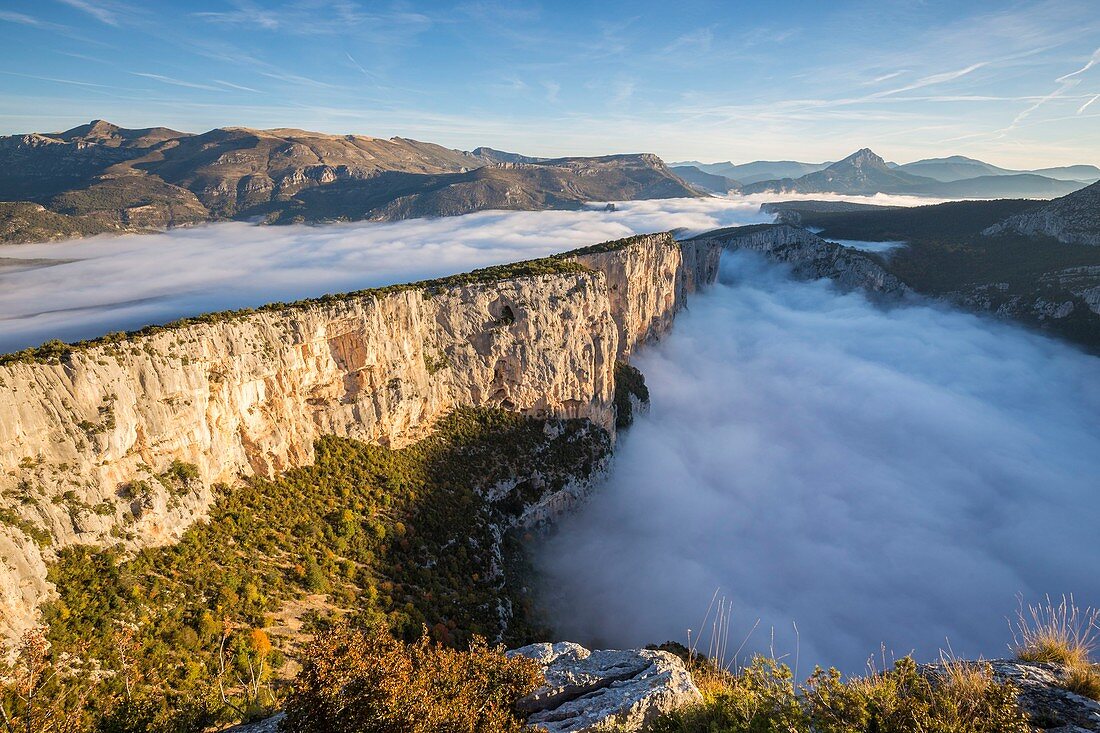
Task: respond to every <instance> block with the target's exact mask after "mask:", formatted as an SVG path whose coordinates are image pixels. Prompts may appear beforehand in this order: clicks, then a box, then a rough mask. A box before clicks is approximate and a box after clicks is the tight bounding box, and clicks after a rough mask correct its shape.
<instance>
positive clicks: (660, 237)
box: [570, 232, 722, 358]
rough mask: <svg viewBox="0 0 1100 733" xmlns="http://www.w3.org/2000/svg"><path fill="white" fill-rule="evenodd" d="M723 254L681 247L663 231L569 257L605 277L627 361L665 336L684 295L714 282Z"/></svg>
mask: <svg viewBox="0 0 1100 733" xmlns="http://www.w3.org/2000/svg"><path fill="white" fill-rule="evenodd" d="M721 254H722V249H721V246H719V245H716V244H714V243H711V242H707V241H690V242H682V243H681V242H677V241H676V240H675V239H673V237H672V234H671V233H670V232H664V233H662V234H647V235H642V236H638V237H631V238H629V239H624V240H620V241H618V242H608V243H606V244H602V245H596V246H594V247H589V248H586V249H582V250H578V251H577V252H576V253H574V254H572V255H571V256H570V258H571V259H573V260H574V261H576V262H579V263H580V264H582V265H584V266H586V267H589V268H591V269H593V270H598V271H600V272H602V273H603V274H604V276H605V277H606V279H607V288H608V295H609V297H610V299H611V314H612V316H613V317H614V319H615V324H616V325H617V326H618V331H619V356H620V357H621V358H625V357H627V356H629V355H630V354H631V353H632V352H633V351H634V350H635V349H637V348H638V347H639V346H641V345H642V344H645V343H646V342H648V341H652V340H654V339H657V338H660V337H661V335H662V334H664V333H666V332H667V331H668V329H669V328H670V327H671V325H672V319H673V317H674V316H675V314H676V311H678V310H679V309H680V308H682V307H683V306H684V304H685V303H686V300H687V296H688V295H689V294H690V293H692V292H694V291H695V290H696V288H697V287H698V286H699V285H700V284H704V283H710V282H714V280H715V279H716V278H717V276H718V259H719V257H720V256H721Z"/></svg>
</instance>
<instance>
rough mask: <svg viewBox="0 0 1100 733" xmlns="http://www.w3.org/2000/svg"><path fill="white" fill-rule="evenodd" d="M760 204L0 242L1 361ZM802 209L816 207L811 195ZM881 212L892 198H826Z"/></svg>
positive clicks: (895, 200)
mask: <svg viewBox="0 0 1100 733" xmlns="http://www.w3.org/2000/svg"><path fill="white" fill-rule="evenodd" d="M767 198H768V197H764V196H753V197H730V198H708V199H665V200H659V201H630V202H625V203H617V204H616V207H617V210H616V211H612V212H609V211H603V210H602V209H603V206H601V205H593V206H592V207H590V209H589V210H587V211H540V212H503V211H487V212H482V213H477V214H469V215H467V216H456V217H448V218H440V219H414V220H410V221H401V222H394V223H391V224H377V223H368V222H357V223H350V224H334V225H327V226H285V227H283V226H279V227H271V226H260V225H256V224H246V223H220V224H210V225H205V226H197V227H191V228H186V229H175V230H172V231H168V232H164V233H160V234H149V235H131V236H121V237H120V236H115V235H102V236H98V237H92V238H89V239H81V240H73V241H68V242H56V243H46V244H21V245H0V353H5V352H9V351H15V350H18V349H22V348H26V347H28V346H37V345H38V344H40V343H42V342H44V341H48V340H50V339H61V340H63V341H75V340H79V339H85V338H93V337H96V336H101V335H103V334H104V333H107V332H109V331H118V330H130V329H135V328H139V327H141V326H145V325H149V324H153V323H164V322H166V321H170V320H173V319H176V318H181V317H184V316H192V315H197V314H199V313H204V312H209V311H213V310H223V309H227V308H246V307H255V306H258V305H262V304H264V303H269V302H272V301H288V300H296V299H300V298H308V297H314V296H319V295H324V294H325V293H333V292H345V291H348V290H357V289H360V288H368V287H376V286H381V285H390V284H393V283H399V282H408V281H411V280H419V279H424V278H431V277H439V276H442V275H450V274H454V273H456V272H463V271H466V270H471V269H474V268H478V267H485V266H488V265H497V264H502V263H505V262H514V261H516V260H523V259H529V258H532V257H543V256H546V255H548V254H553V253H557V252H564V251H566V250H569V249H574V248H577V247H583V246H586V245H589V244H595V243H597V242H603V241H607V240H610V239H617V238H619V237H625V236H629V235H631V234H637V233H642V232H656V231H663V230H669V229H680V228H683V229H687V230H689V231H692V232H701V231H705V230H707V229H714V228H716V227H722V226H732V225H736V224H752V223H757V222H761V221H768V220H770V217H767V216H763V215H761V214H760V213H759V208H760V204H761V203H762V202H764V201H766V200H767ZM814 198H829V197H826V196H821V195H818V196H816V197H814ZM831 198H834V199H838V200H839V199H841V198H845V199H846V200H852V201H863V202H870V203H883V204H887V203H888V204H893V205H898V204H900V205H915V204H918V203H928V200H927V199H917V198H913V197H900V196H889V197H888V196H882V195H879V196H872V197H831Z"/></svg>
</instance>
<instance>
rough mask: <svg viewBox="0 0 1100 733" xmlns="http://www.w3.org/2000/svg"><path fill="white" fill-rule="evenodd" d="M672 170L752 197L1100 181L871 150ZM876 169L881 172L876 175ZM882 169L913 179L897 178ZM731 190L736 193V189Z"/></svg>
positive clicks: (1038, 191) (1012, 188) (996, 189)
mask: <svg viewBox="0 0 1100 733" xmlns="http://www.w3.org/2000/svg"><path fill="white" fill-rule="evenodd" d="M880 161H881V164H880ZM857 165H858V166H860V167H866V168H868V170H865V171H863V172H862V173H860V172H859V171H857V170H853V169H854V168H856V166H857ZM672 167H673V168H674V170H675V171H676V172H677V174H678V175H680V177H682V178H684V179H685V180H688V181H690V182H692V183H697V185H703V187H704V188H707V190H710V191H715V192H719V193H721V192H723V191H721V190H720V188H719V187H714V186H706V185H705V184H701V183H700V182H698V181H696V180H692V178H691V176H692V175H694V174H693V173H692V170H693V169H697V170H698V171H699V172H700V173H704V174H709V175H720V176H724V177H726V178H730V179H733V180H735V181H737V182H738V183H740V184H741V186H742V187H743V188H744V190H745V192H746V193H759V192H763V191H775V192H780V191H793V192H797V193H848V194H856V193H859V194H865V193H909V194H914V195H918V196H937V197H942V198H951V197H960V196H969V197H974V198H999V197H1027V198H1052V197H1055V196H1063V195H1065V194H1067V193H1070V192H1071V191H1074V190H1077V189H1079V188H1081V187H1083V186H1086V185H1088V184H1090V183H1094V182H1096V181H1098V180H1100V168H1097V167H1096V166H1093V165H1072V166H1063V167H1059V168H1042V169H1039V170H1033V171H1025V170H1010V169H1008V168H1000V167H998V166H995V165H992V164H990V163H985V162H983V161H980V160H975V159H974V158H967V157H964V156H961V155H954V156H951V157H947V158H929V159H927V160H918V161H914V162H912V163H905V164H903V165H898V164H896V163H888V162H886V161H883V160H882V159H881V158H879V157H878V156H877V155H875V154H874V153H873V152H871V151H870V150H868V149H866V148H865V149H863V150H861V151H858V152H857V153H854V154H853V155H851V156H848V157H847V158H845V159H844V160H841V161H839V162H837V163H800V162H798V161H791V160H779V161H767V160H760V161H754V162H752V163H743V164H740V165H735V164H733V163H730V162H724V163H700V162H698V161H686V162H683V163H672ZM871 167H874V168H879V169H880V170H878V171H870V170H869V168H871ZM830 168H832V169H833V172H832V173H830V174H823V172H824V171H826V170H829V169H830ZM881 168H885V169H886V170H888V171H896V172H898V173H899V174H907V175H898V176H891V175H889V174H887V173H886V172H884V171H882V170H881ZM815 174H823V175H815ZM907 176H913V177H907ZM921 179H923V180H921ZM754 184H755V185H754ZM938 184H953V185H938ZM727 190H734V189H733V188H732V186H731V188H729V189H727Z"/></svg>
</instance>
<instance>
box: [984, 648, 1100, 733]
mask: <svg viewBox="0 0 1100 733" xmlns="http://www.w3.org/2000/svg"><path fill="white" fill-rule="evenodd" d="M991 664H992V666H993V676H994V677H995V678H996V679H997V680H998V681H1000V682H1011V683H1012V684H1013V685H1015V686H1016V688H1017V689H1018V690H1019V691H1020V697H1019V699H1020V706H1021V707H1022V708H1023V709H1024V710H1025V711H1026V712H1027V713H1028V714H1029V715H1030V716H1031V722H1032V724H1033V725H1035V726H1036V727H1038V728H1041V729H1042V730H1046V731H1057V733H1086V732H1087V733H1094V732H1100V702H1097V701H1096V700H1091V699H1089V698H1087V697H1083V696H1082V695H1078V694H1076V693H1074V692H1070V691H1069V690H1067V689H1066V688H1065V687H1063V680H1064V679H1065V675H1066V671H1067V670H1065V669H1064V668H1062V667H1061V666H1059V665H1056V664H1038V663H1034V662H1020V661H1017V660H1015V659H998V660H996V661H994V662H992V663H991Z"/></svg>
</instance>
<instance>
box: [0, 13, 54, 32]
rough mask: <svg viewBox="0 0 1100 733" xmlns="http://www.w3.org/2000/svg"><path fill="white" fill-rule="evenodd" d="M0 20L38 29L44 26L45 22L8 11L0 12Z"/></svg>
mask: <svg viewBox="0 0 1100 733" xmlns="http://www.w3.org/2000/svg"><path fill="white" fill-rule="evenodd" d="M0 20H2V21H5V22H7V23H19V24H20V25H30V26H35V27H38V28H40V27H42V26H43V25H45V22H44V21H41V20H39V19H38V18H34V17H31V16H29V15H24V14H23V13H13V12H11V11H10V10H0Z"/></svg>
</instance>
